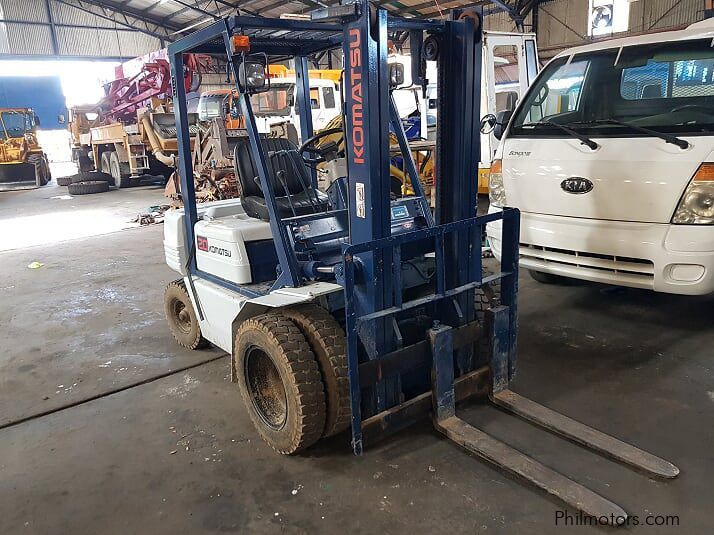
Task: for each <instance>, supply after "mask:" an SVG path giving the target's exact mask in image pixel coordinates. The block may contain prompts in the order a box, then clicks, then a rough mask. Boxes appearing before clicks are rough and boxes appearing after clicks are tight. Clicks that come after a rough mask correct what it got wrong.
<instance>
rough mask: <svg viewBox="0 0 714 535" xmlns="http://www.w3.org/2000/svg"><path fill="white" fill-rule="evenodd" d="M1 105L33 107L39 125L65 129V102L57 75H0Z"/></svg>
mask: <svg viewBox="0 0 714 535" xmlns="http://www.w3.org/2000/svg"><path fill="white" fill-rule="evenodd" d="M0 107H2V108H32V109H33V110H35V113H36V114H37V116H38V117H39V118H40V128H41V129H43V130H55V129H58V128H67V125H66V124H64V123H61V122H60V121H59V117H60V116H62V117H63V118H64V120H66V119H67V105H66V103H65V99H64V93H63V92H62V84H61V83H60V79H59V76H0Z"/></svg>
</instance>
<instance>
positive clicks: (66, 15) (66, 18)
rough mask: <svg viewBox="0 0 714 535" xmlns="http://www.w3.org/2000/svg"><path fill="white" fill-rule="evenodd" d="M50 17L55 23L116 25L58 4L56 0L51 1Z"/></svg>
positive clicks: (108, 26)
mask: <svg viewBox="0 0 714 535" xmlns="http://www.w3.org/2000/svg"><path fill="white" fill-rule="evenodd" d="M52 17H53V18H54V21H55V23H56V24H74V25H78V26H95V27H99V28H114V27H115V26H116V23H114V22H111V21H108V20H105V19H102V18H100V17H97V16H96V15H92V14H91V13H87V12H86V11H82V10H80V9H76V8H74V7H71V6H68V5H65V4H58V3H57V2H53V3H52Z"/></svg>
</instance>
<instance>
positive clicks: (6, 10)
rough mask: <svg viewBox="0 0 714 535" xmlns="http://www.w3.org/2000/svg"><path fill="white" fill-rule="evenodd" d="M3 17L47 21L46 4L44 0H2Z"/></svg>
mask: <svg viewBox="0 0 714 535" xmlns="http://www.w3.org/2000/svg"><path fill="white" fill-rule="evenodd" d="M2 13H3V19H6V20H27V21H32V22H47V20H48V18H47V6H46V5H45V2H44V0H12V1H8V0H3V2H2Z"/></svg>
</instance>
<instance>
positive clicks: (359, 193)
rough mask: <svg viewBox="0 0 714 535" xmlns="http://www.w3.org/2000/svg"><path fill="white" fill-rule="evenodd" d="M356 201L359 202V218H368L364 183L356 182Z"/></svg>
mask: <svg viewBox="0 0 714 535" xmlns="http://www.w3.org/2000/svg"><path fill="white" fill-rule="evenodd" d="M355 201H356V202H357V217H361V218H362V219H364V218H366V217H367V209H366V208H365V204H364V184H363V183H362V182H355Z"/></svg>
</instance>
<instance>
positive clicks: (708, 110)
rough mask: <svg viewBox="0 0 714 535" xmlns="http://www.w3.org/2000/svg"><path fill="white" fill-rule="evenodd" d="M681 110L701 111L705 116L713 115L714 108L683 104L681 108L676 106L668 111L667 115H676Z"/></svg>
mask: <svg viewBox="0 0 714 535" xmlns="http://www.w3.org/2000/svg"><path fill="white" fill-rule="evenodd" d="M682 110H702V111H703V112H704V113H706V114H707V115H714V108H712V107H711V106H704V105H702V104H684V105H683V106H677V107H676V108H672V109H671V110H669V113H676V112H678V111H682Z"/></svg>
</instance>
